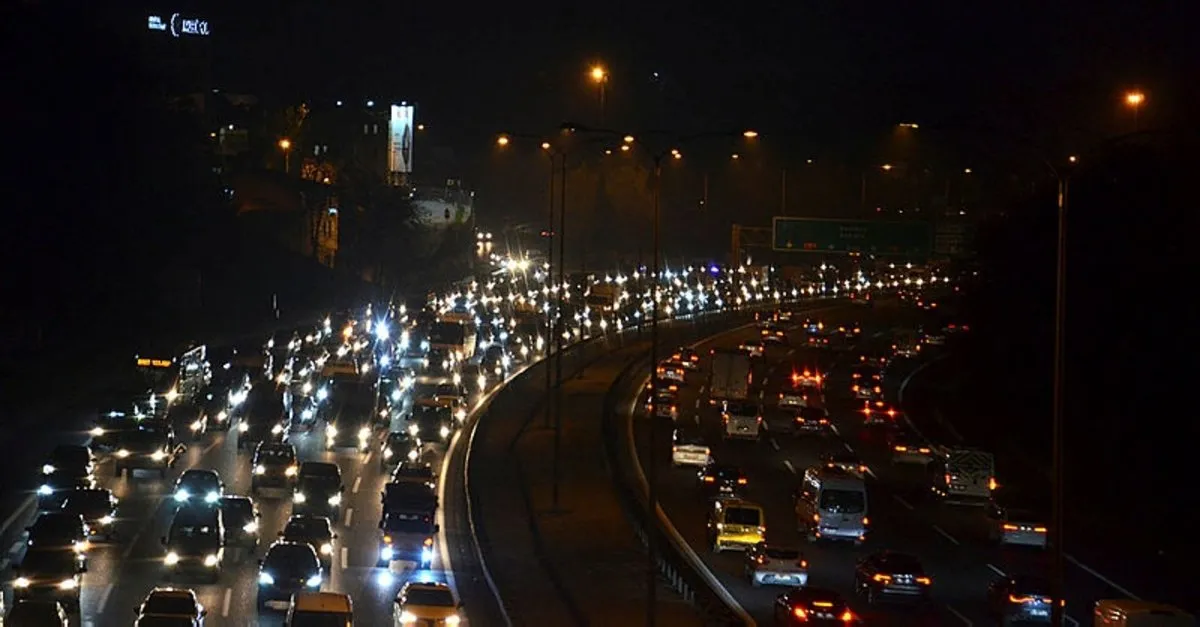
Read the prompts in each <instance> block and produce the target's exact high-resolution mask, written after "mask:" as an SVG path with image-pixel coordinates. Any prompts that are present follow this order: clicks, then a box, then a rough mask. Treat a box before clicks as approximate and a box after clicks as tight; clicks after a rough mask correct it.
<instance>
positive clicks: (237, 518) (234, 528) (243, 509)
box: [221, 496, 260, 552]
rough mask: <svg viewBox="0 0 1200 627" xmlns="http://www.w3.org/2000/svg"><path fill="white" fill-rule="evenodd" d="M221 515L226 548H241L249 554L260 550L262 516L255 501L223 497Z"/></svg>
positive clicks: (244, 498) (245, 497) (239, 497)
mask: <svg viewBox="0 0 1200 627" xmlns="http://www.w3.org/2000/svg"><path fill="white" fill-rule="evenodd" d="M221 514H222V518H223V522H224V524H225V546H227V547H230V546H236V547H241V548H243V549H245V550H246V551H249V552H252V551H254V550H255V549H257V548H258V537H259V531H258V523H259V518H260V514H259V512H258V508H257V507H255V505H254V500H253V499H251V498H250V497H248V496H223V497H221Z"/></svg>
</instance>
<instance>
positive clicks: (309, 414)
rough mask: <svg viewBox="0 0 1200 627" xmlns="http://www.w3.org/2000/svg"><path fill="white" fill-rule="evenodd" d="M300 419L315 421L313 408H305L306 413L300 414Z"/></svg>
mask: <svg viewBox="0 0 1200 627" xmlns="http://www.w3.org/2000/svg"><path fill="white" fill-rule="evenodd" d="M300 419H301V420H312V419H313V410H312V408H311V407H305V408H304V411H302V412H300Z"/></svg>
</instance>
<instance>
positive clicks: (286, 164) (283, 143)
mask: <svg viewBox="0 0 1200 627" xmlns="http://www.w3.org/2000/svg"><path fill="white" fill-rule="evenodd" d="M279 149H280V150H282V151H283V171H284V173H287V172H290V171H291V170H292V168H291V165H292V140H290V139H288V138H286V137H284V138H283V139H281V140H279Z"/></svg>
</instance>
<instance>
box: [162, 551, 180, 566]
mask: <svg viewBox="0 0 1200 627" xmlns="http://www.w3.org/2000/svg"><path fill="white" fill-rule="evenodd" d="M163 561H164V562H166V564H167V566H174V565H176V564H178V563H179V554H178V553H176V552H175V551H171V552H169V553H167V557H166V558H164V559H163Z"/></svg>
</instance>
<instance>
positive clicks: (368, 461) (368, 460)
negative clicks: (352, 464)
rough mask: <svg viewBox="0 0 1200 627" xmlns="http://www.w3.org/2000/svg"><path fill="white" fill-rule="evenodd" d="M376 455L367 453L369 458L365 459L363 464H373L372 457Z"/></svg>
mask: <svg viewBox="0 0 1200 627" xmlns="http://www.w3.org/2000/svg"><path fill="white" fill-rule="evenodd" d="M374 454H375V453H367V456H366V457H364V458H363V463H364V464H369V463H371V456H372V455H374Z"/></svg>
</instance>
